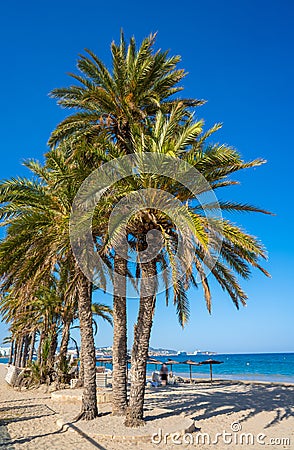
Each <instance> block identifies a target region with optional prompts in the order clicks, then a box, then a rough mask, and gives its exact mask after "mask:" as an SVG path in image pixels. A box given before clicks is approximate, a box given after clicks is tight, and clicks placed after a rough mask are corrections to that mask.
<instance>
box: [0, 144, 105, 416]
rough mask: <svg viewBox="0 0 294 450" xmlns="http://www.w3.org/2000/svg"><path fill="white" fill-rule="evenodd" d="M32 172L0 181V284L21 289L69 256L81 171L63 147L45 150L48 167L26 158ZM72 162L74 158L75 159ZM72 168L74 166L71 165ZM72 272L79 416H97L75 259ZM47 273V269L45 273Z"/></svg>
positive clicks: (85, 303)
mask: <svg viewBox="0 0 294 450" xmlns="http://www.w3.org/2000/svg"><path fill="white" fill-rule="evenodd" d="M26 165H27V166H28V168H29V169H31V170H32V172H33V173H34V175H35V176H36V177H37V179H35V180H29V179H25V178H18V179H12V180H7V181H4V182H2V183H1V184H0V203H1V207H0V219H1V220H2V224H3V225H8V231H7V236H6V238H5V239H4V240H3V241H2V242H1V244H0V273H1V277H2V286H1V288H2V290H3V291H4V292H5V291H7V290H9V289H10V288H11V287H12V286H13V288H14V289H15V290H17V292H18V293H20V292H21V290H22V289H23V290H26V289H28V290H29V289H32V287H36V286H38V284H39V283H40V281H41V280H42V279H43V278H44V276H47V277H48V276H49V275H50V274H52V273H53V272H54V271H55V269H56V267H57V266H62V263H63V262H66V261H68V260H69V259H70V258H72V253H71V247H70V241H69V217H70V212H71V204H72V200H73V198H74V196H75V193H76V192H77V189H78V187H79V184H80V182H81V180H82V179H83V177H84V171H85V169H84V168H82V167H81V168H80V172H79V175H80V179H79V177H73V176H72V173H71V172H70V167H69V165H68V164H67V163H66V161H65V160H64V153H63V152H60V151H58V150H56V151H54V152H53V151H52V152H50V154H49V155H48V157H47V167H46V168H44V167H42V166H40V165H39V164H38V163H36V162H33V161H30V162H28V163H26ZM76 166H77V164H76ZM76 173H78V168H77V167H76ZM72 265H73V267H74V276H73V280H72V283H71V290H72V291H74V294H75V293H76V295H77V298H78V311H79V320H80V329H81V344H82V348H83V351H82V354H83V368H84V393H83V402H82V411H81V417H83V418H86V419H91V418H94V417H96V416H97V414H98V410H97V402H96V383H95V376H96V365H95V346H94V338H93V328H92V310H91V294H92V287H91V284H90V282H89V281H88V280H87V278H86V277H85V275H84V274H83V273H82V272H81V270H80V269H79V267H78V266H77V264H76V263H75V262H74V261H72ZM48 274H49V275H48Z"/></svg>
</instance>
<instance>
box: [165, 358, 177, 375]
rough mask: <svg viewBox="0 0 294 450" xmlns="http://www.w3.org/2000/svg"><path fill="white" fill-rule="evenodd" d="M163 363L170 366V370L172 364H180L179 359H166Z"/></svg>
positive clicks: (171, 369)
mask: <svg viewBox="0 0 294 450" xmlns="http://www.w3.org/2000/svg"><path fill="white" fill-rule="evenodd" d="M165 364H167V365H168V366H170V371H171V372H172V371H173V364H180V363H179V361H176V360H174V359H168V360H167V361H166V363H165Z"/></svg>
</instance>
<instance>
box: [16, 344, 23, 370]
mask: <svg viewBox="0 0 294 450" xmlns="http://www.w3.org/2000/svg"><path fill="white" fill-rule="evenodd" d="M22 349H23V337H20V338H19V339H18V342H17V352H16V358H15V366H16V367H21V359H22Z"/></svg>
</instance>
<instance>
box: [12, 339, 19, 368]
mask: <svg viewBox="0 0 294 450" xmlns="http://www.w3.org/2000/svg"><path fill="white" fill-rule="evenodd" d="M18 343H19V339H15V341H14V352H13V363H12V364H13V365H14V366H15V365H16V358H17V353H18V347H19V345H18Z"/></svg>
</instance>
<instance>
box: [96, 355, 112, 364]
mask: <svg viewBox="0 0 294 450" xmlns="http://www.w3.org/2000/svg"><path fill="white" fill-rule="evenodd" d="M96 361H97V362H99V363H101V365H106V364H112V358H106V357H103V356H102V357H101V358H96Z"/></svg>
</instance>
